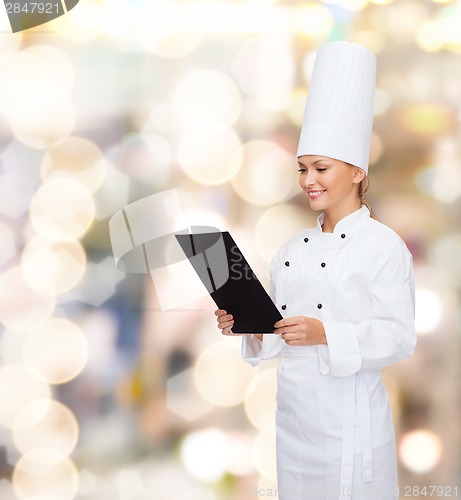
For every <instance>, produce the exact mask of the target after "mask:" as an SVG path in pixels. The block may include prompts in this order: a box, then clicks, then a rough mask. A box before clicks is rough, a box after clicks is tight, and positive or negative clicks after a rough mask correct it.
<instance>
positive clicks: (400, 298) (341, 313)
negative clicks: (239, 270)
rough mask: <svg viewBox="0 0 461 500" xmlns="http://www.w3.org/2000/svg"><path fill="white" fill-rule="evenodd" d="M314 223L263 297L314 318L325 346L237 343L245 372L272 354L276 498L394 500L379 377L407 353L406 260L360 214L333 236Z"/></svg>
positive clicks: (284, 257) (410, 348)
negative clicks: (246, 366)
mask: <svg viewBox="0 0 461 500" xmlns="http://www.w3.org/2000/svg"><path fill="white" fill-rule="evenodd" d="M323 219H324V214H321V215H320V216H319V218H318V219H317V226H316V227H315V228H309V229H305V230H304V231H302V232H301V233H299V234H297V235H296V236H295V237H293V238H291V239H290V240H289V241H288V242H287V243H286V244H285V245H283V246H282V247H281V248H280V250H279V251H278V252H277V253H276V255H275V256H274V258H273V259H272V262H271V268H270V269H271V281H270V295H271V297H272V299H273V300H274V302H275V304H276V305H277V307H278V309H279V310H280V313H281V314H282V316H284V317H293V316H308V317H314V318H317V319H319V320H321V321H322V322H323V324H324V327H325V334H326V338H327V345H316V346H290V345H287V344H286V343H285V341H284V340H283V339H282V338H281V336H280V335H264V336H263V341H262V342H261V341H260V340H259V339H257V338H256V337H255V336H253V335H245V336H243V337H242V356H243V358H244V359H245V360H246V361H248V362H249V363H250V364H252V365H253V366H255V365H257V364H258V363H259V361H260V360H262V359H269V358H274V357H281V362H280V363H279V365H278V377H277V384H278V388H277V413H276V430H277V475H278V490H279V492H280V499H281V500H309V499H311V498H312V499H313V500H323V499H325V500H337V499H341V500H342V499H344V500H346V499H351V500H358V499H365V498H366V499H367V500H371V499H373V500H374V499H376V500H379V499H382V500H389V499H390V498H397V497H398V496H397V493H396V489H397V471H396V458H395V437H394V428H393V424H392V416H391V411H390V407H389V401H388V397H387V393H386V390H385V388H384V385H383V384H382V381H381V368H383V367H385V366H388V365H390V364H392V363H395V362H396V361H399V360H402V359H404V358H407V357H410V356H412V354H413V352H414V349H415V345H416V334H415V328H414V310H415V309H414V280H413V269H412V256H411V253H410V252H409V250H408V248H407V247H406V245H405V243H404V242H403V240H402V239H401V238H400V237H399V236H398V235H397V234H396V233H395V232H394V231H393V230H392V229H390V228H388V227H387V226H385V225H384V224H382V223H380V222H378V221H376V220H374V219H372V218H371V217H370V212H369V210H368V208H367V207H366V206H364V205H363V206H362V207H361V208H360V209H359V210H357V211H355V212H353V213H351V214H349V215H348V216H346V217H344V218H343V219H342V220H340V221H339V222H338V223H337V224H336V226H335V228H334V230H333V232H332V233H324V232H323V231H322V224H323ZM229 312H230V313H232V311H229Z"/></svg>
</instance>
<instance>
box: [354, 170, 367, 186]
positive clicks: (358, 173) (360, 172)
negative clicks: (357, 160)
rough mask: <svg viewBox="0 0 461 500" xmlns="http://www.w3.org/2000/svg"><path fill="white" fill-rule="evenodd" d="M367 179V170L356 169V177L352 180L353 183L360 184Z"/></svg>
mask: <svg viewBox="0 0 461 500" xmlns="http://www.w3.org/2000/svg"><path fill="white" fill-rule="evenodd" d="M364 178H365V170H363V169H361V168H360V167H354V177H353V178H352V182H353V183H354V184H359V183H360V182H362V181H363V179H364Z"/></svg>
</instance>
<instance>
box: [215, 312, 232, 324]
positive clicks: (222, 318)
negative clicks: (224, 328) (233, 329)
mask: <svg viewBox="0 0 461 500" xmlns="http://www.w3.org/2000/svg"><path fill="white" fill-rule="evenodd" d="M231 319H234V317H233V316H232V314H226V315H225V316H218V323H222V322H223V321H230V320H231Z"/></svg>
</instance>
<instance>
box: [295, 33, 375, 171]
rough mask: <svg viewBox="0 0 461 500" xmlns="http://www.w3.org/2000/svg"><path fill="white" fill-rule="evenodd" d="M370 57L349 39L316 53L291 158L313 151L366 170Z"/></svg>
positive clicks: (372, 69) (371, 93) (372, 73)
mask: <svg viewBox="0 0 461 500" xmlns="http://www.w3.org/2000/svg"><path fill="white" fill-rule="evenodd" d="M375 83H376V57H375V56H374V55H373V54H372V52H370V50H368V49H367V48H366V47H364V46H362V45H359V44H357V43H352V42H344V41H341V42H328V43H326V44H324V45H322V46H321V47H320V48H319V50H318V51H317V55H316V58H315V63H314V69H313V72H312V78H311V83H310V86H309V92H308V95H307V102H306V108H305V110H304V119H303V126H302V129H301V136H300V139H299V145H298V152H297V156H298V157H299V156H302V155H319V156H328V157H330V158H335V159H337V160H341V161H344V162H347V163H351V164H352V165H355V166H357V167H360V168H362V169H363V170H365V172H368V159H369V155H370V139H371V129H372V125H373V104H374V96H375Z"/></svg>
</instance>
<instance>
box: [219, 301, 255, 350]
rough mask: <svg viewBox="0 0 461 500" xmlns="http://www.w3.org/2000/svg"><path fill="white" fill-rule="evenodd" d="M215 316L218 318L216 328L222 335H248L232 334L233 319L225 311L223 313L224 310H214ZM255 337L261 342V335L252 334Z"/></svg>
mask: <svg viewBox="0 0 461 500" xmlns="http://www.w3.org/2000/svg"><path fill="white" fill-rule="evenodd" d="M214 313H215V315H216V316H217V317H218V318H217V320H218V328H220V329H221V330H222V332H221V333H222V334H223V335H229V336H230V335H233V336H237V335H248V334H247V333H234V332H233V331H232V330H231V328H232V325H233V324H234V319H233V316H232V314H227V311H225V310H224V309H216V311H215V312H214ZM253 335H254V336H255V337H257V338H258V339H259V340H260V341H261V342H262V340H263V336H262V335H258V334H256V333H254V334H253Z"/></svg>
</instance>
